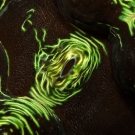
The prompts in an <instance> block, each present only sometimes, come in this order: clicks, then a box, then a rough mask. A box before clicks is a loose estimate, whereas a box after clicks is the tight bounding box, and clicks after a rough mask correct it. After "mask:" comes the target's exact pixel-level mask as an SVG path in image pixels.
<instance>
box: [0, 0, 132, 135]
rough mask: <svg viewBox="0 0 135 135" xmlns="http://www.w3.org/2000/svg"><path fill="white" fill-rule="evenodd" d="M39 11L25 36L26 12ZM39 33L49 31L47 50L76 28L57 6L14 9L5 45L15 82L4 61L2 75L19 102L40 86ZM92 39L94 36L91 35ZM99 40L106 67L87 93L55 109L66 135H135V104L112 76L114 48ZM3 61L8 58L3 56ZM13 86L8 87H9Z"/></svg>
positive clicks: (31, 0) (50, 1) (3, 34)
mask: <svg viewBox="0 0 135 135" xmlns="http://www.w3.org/2000/svg"><path fill="white" fill-rule="evenodd" d="M30 8H35V9H36V12H35V13H34V14H33V16H32V18H31V20H32V22H34V24H33V26H30V25H27V24H26V25H25V26H26V28H27V32H25V33H23V32H22V31H21V25H22V23H23V21H24V20H25V19H26V17H27V15H26V12H27V11H28V10H29V9H30ZM33 27H36V28H37V29H38V31H39V33H40V36H41V35H42V33H41V28H45V29H46V30H47V37H46V44H55V43H57V38H69V33H71V32H74V28H73V27H72V26H71V25H70V23H69V22H68V21H67V20H66V19H65V18H64V17H63V16H62V15H61V14H60V12H59V10H58V8H57V4H56V2H55V1H54V0H44V1H41V0H38V1H36V0H27V1H26V0H24V1H20V2H16V1H14V2H12V3H10V4H9V7H8V10H7V12H5V13H4V14H3V15H2V16H1V17H0V41H1V42H2V44H3V46H4V47H5V48H6V50H7V52H8V54H9V57H10V72H11V74H10V77H9V78H8V79H6V78H7V76H6V71H7V68H6V66H5V68H4V67H3V66H4V64H5V62H4V60H3V59H2V57H0V62H1V63H0V73H1V74H2V75H3V82H2V88H3V91H6V87H7V88H8V90H9V91H8V93H10V94H11V95H15V96H24V95H28V91H29V90H30V87H31V86H33V84H34V76H35V70H34V68H33V58H34V54H35V53H36V52H37V51H38V45H37V43H36V41H35V38H34V33H33V29H32V28H33ZM89 35H91V34H90V33H89ZM98 38H99V39H100V40H101V41H102V42H104V44H105V46H106V48H107V50H108V56H106V55H105V54H104V53H103V51H102V50H100V51H101V55H102V62H101V64H100V65H99V68H98V69H96V70H95V71H94V72H93V74H92V76H91V78H90V80H89V81H88V82H87V83H85V84H84V85H83V89H82V91H81V92H80V93H79V94H77V95H75V96H74V97H72V98H71V99H69V100H68V101H67V102H65V103H63V105H62V106H58V107H56V108H55V111H56V114H57V115H58V117H59V118H60V119H61V121H62V123H63V127H64V130H65V133H66V135H134V134H135V110H134V101H133V100H131V98H130V97H129V96H127V95H126V94H125V93H124V92H123V90H122V89H121V88H120V87H119V86H118V84H117V82H116V80H115V78H114V75H113V71H112V65H111V50H112V46H111V44H110V43H109V41H108V40H107V38H103V37H99V36H98ZM1 56H2V54H1ZM7 81H8V82H7Z"/></svg>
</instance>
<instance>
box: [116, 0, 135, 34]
mask: <svg viewBox="0 0 135 135" xmlns="http://www.w3.org/2000/svg"><path fill="white" fill-rule="evenodd" d="M114 3H115V4H118V2H117V1H116V0H114ZM119 3H120V5H121V6H122V7H123V8H122V12H121V15H120V16H119V19H120V20H121V21H123V22H125V23H127V25H128V27H129V32H130V35H131V36H133V35H134V30H135V0H125V1H121V0H119Z"/></svg>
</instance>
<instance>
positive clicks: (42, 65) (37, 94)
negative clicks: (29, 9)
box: [30, 29, 107, 107]
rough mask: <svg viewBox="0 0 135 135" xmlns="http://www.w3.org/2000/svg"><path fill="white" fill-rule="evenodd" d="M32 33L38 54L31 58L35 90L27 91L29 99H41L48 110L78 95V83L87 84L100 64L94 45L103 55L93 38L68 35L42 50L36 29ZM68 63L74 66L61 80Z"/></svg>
mask: <svg viewBox="0 0 135 135" xmlns="http://www.w3.org/2000/svg"><path fill="white" fill-rule="evenodd" d="M42 30H43V29H42ZM34 31H35V39H36V41H37V42H38V44H39V52H38V53H37V54H35V62H34V65H35V69H36V72H37V73H36V77H35V82H36V83H35V87H36V88H34V87H32V88H31V91H30V95H31V96H32V97H33V98H34V99H36V100H37V101H38V100H41V98H42V100H44V102H46V103H48V105H49V106H50V107H54V106H56V105H57V104H62V102H64V101H66V100H67V99H68V98H70V97H72V96H73V95H75V94H76V93H78V92H80V90H81V86H82V83H84V82H87V81H88V80H89V78H90V76H91V75H92V72H93V71H94V69H96V68H97V67H98V65H99V64H100V62H101V56H100V52H99V48H98V46H97V45H99V46H101V47H102V49H103V50H104V52H105V53H106V54H107V52H106V49H105V47H104V44H103V43H102V42H100V41H98V40H97V39H96V38H94V37H90V38H87V37H86V35H85V34H82V33H80V32H77V31H76V32H75V34H72V33H71V34H70V38H69V39H58V43H57V44H55V45H45V46H44V47H42V46H41V41H40V40H39V38H38V32H37V30H36V29H34ZM44 33H46V32H45V30H44ZM72 59H74V61H75V62H74V65H72V66H73V68H72V69H71V71H69V72H70V74H68V73H69V72H68V73H67V76H65V77H63V78H61V72H62V71H63V68H64V67H65V64H66V63H67V62H68V61H70V60H72ZM69 70H70V69H69ZM35 89H37V90H38V91H36V90H35Z"/></svg>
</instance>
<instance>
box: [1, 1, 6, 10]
mask: <svg viewBox="0 0 135 135" xmlns="http://www.w3.org/2000/svg"><path fill="white" fill-rule="evenodd" d="M5 3H6V0H1V2H0V10H2V8H3V7H4V6H5Z"/></svg>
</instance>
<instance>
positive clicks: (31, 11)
mask: <svg viewBox="0 0 135 135" xmlns="http://www.w3.org/2000/svg"><path fill="white" fill-rule="evenodd" d="M34 12H35V9H30V10H28V11H27V14H28V17H27V18H26V19H25V20H24V22H23V24H22V26H21V30H22V31H23V32H26V31H27V29H26V28H25V23H28V24H30V25H33V23H32V21H31V20H30V18H31V17H32V14H33V13H34Z"/></svg>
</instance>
